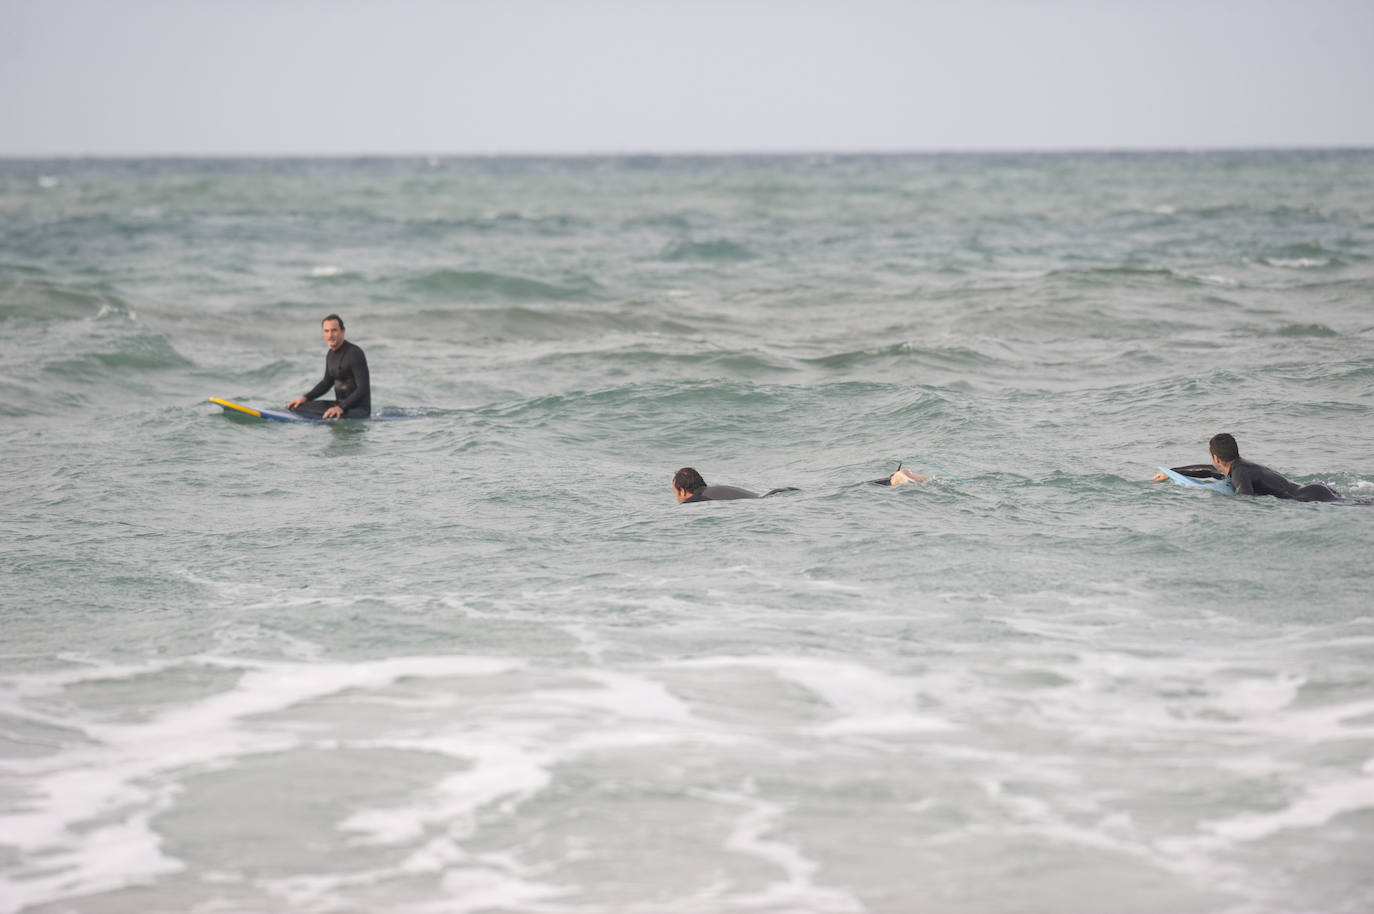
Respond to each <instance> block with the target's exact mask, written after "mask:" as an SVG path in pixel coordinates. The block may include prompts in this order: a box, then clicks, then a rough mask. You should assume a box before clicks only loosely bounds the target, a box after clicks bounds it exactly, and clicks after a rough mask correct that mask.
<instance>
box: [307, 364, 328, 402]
mask: <svg viewBox="0 0 1374 914" xmlns="http://www.w3.org/2000/svg"><path fill="white" fill-rule="evenodd" d="M333 386H334V379H333V378H331V377H330V376H329V372H327V371H326V372H325V373H324V377H323V378H321V379H320V383H318V384H316V385H315V386H314V387H312V388H310V390H309V392H308V393H304V394H302V395H301V396H300V398H299V399H300V401H301V402H302V403H304V402H305V401H307V400H314V399H315V398H316V397H319V396H320V395H322V394H323V393H324V392H325V391H327V390H329V388H331V387H333Z"/></svg>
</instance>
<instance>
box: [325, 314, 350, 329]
mask: <svg viewBox="0 0 1374 914" xmlns="http://www.w3.org/2000/svg"><path fill="white" fill-rule="evenodd" d="M330 321H338V322H339V329H340V330H347V329H348V328H347V327H345V326H344V325H343V318H341V317H339V315H337V314H330V315H326V316H325V319H324V320H322V321H320V326H321V327H323V326H324V325H325V324H327V323H329V322H330Z"/></svg>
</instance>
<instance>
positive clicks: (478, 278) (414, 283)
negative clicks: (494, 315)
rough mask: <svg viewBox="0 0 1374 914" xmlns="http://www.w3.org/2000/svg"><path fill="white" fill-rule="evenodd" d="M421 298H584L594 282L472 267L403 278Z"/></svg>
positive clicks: (526, 299)
mask: <svg viewBox="0 0 1374 914" xmlns="http://www.w3.org/2000/svg"><path fill="white" fill-rule="evenodd" d="M405 286H406V288H407V289H409V290H410V291H411V292H413V293H415V294H417V295H418V296H420V297H421V299H431V300H432V299H434V298H448V299H456V300H458V301H459V302H466V301H477V302H482V301H519V302H538V301H585V300H587V299H588V298H590V297H591V295H592V294H593V293H594V292H595V291H596V284H595V283H594V282H592V281H591V280H589V279H582V280H579V281H577V282H576V283H573V284H568V285H557V284H554V283H548V282H541V281H539V280H535V279H528V278H526V277H522V276H509V275H504V274H500V273H488V272H483V271H473V270H435V271H433V272H430V273H426V274H424V275H422V276H417V277H414V278H412V279H409V280H407V281H406V282H405Z"/></svg>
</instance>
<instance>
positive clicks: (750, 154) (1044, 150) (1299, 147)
mask: <svg viewBox="0 0 1374 914" xmlns="http://www.w3.org/2000/svg"><path fill="white" fill-rule="evenodd" d="M1369 151H1374V144H1363V143H1351V144H1345V143H1338V144H1331V145H1328V144H1317V143H1294V144H1287V145H1281V144H1256V145H1217V146H1209V145H1199V146H1182V145H1158V146H1145V145H1142V146H967V147H958V146H949V147H929V148H911V149H740V150H729V149H701V150H672V151H668V150H657V149H629V150H581V151H534V150H506V151H493V152H479V151H466V152H438V151H405V152H402V151H391V152H378V151H371V152H363V151H358V152H143V153H134V152H52V153H7V152H0V161H59V160H85V161H91V160H106V161H127V160H135V159H139V160H142V159H181V160H187V159H207V160H211V159H221V160H222V159H264V160H265V159H629V158H803V157H835V158H841V157H870V158H877V157H884V156H888V157H894V158H895V157H901V156H941V155H971V156H976V155H989V156H991V155H1082V154H1098V155H1120V154H1127V155H1129V154H1143V153H1178V154H1186V155H1195V154H1205V153H1236V152H1369Z"/></svg>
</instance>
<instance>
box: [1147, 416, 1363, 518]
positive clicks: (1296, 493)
mask: <svg viewBox="0 0 1374 914" xmlns="http://www.w3.org/2000/svg"><path fill="white" fill-rule="evenodd" d="M1207 447H1208V449H1209V450H1210V451H1211V453H1212V463H1211V465H1210V466H1209V465H1207V464H1205V463H1199V464H1195V465H1193V466H1186V467H1174V468H1173V470H1174V472H1175V473H1181V474H1183V475H1184V476H1191V477H1193V478H1194V479H1201V478H1211V479H1225V480H1228V481H1229V482H1230V483H1231V488H1233V489H1235V490H1236V494H1237V495H1272V496H1274V497H1275V498H1291V499H1294V500H1296V501H1339V500H1340V499H1341V495H1340V493H1339V492H1336V491H1335V490H1334V489H1332V488H1331V487H1330V486H1328V485H1326V484H1325V483H1320V482H1312V483H1308V484H1307V485H1303V484H1302V483H1297V482H1294V481H1293V480H1291V479H1289V478H1288V477H1287V476H1284V475H1283V474H1282V473H1276V472H1274V471H1273V470H1271V469H1269V468H1268V467H1266V466H1261V465H1260V464H1258V463H1251V462H1250V461H1249V460H1243V459H1241V456H1240V448H1239V447H1238V446H1237V445H1236V439H1235V438H1233V437H1231V436H1230V435H1229V434H1227V433H1226V432H1222V433H1221V434H1219V435H1213V436H1212V440H1211V441H1209V442H1207ZM1168 478H1169V477H1168V476H1167V475H1166V474H1165V473H1164V471H1163V470H1161V471H1160V472H1158V473H1156V474H1155V475H1154V481H1155V482H1163V481H1164V480H1166V479H1168Z"/></svg>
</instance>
